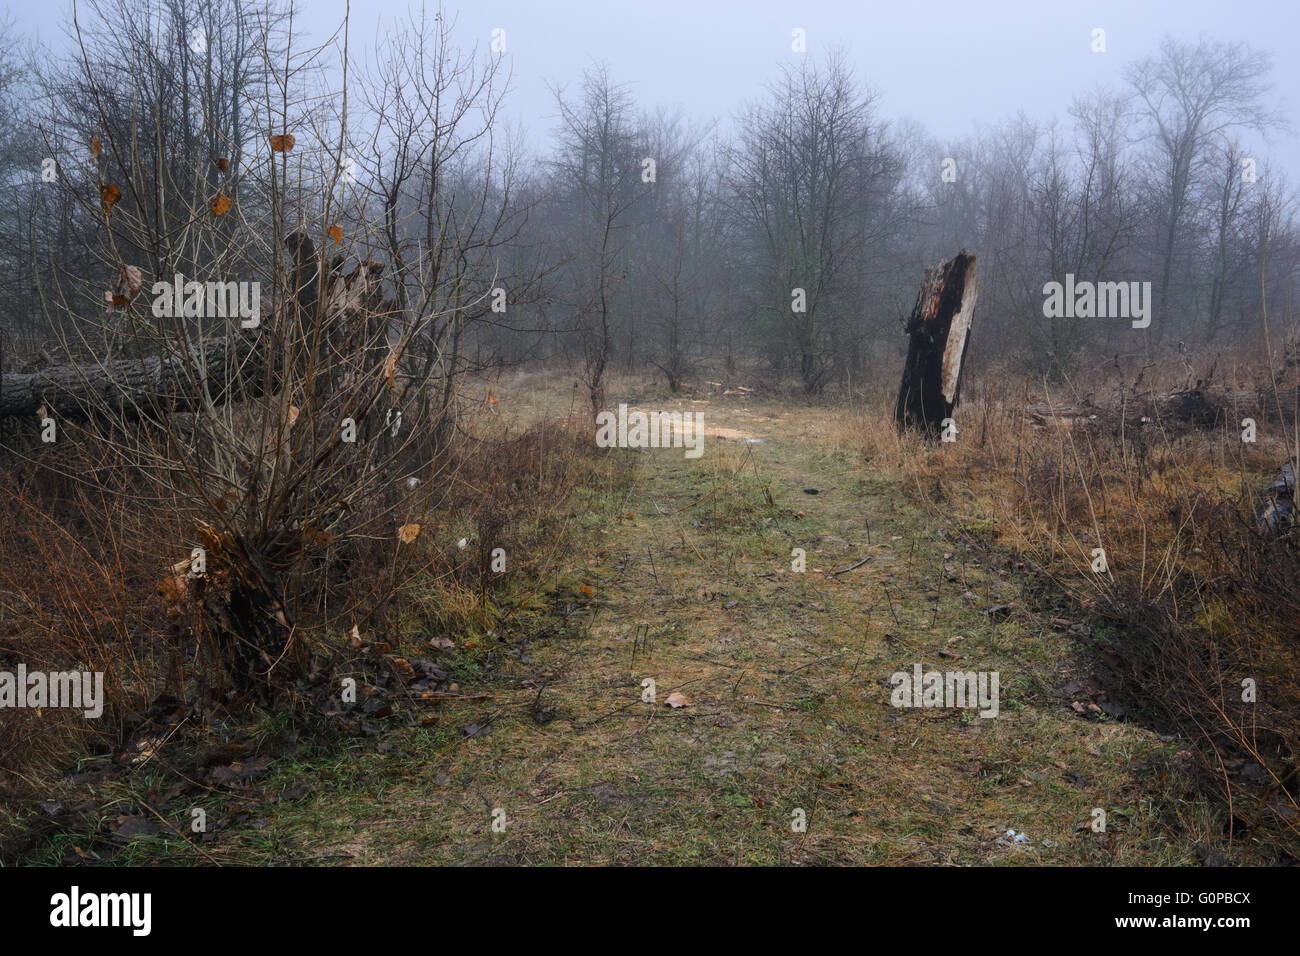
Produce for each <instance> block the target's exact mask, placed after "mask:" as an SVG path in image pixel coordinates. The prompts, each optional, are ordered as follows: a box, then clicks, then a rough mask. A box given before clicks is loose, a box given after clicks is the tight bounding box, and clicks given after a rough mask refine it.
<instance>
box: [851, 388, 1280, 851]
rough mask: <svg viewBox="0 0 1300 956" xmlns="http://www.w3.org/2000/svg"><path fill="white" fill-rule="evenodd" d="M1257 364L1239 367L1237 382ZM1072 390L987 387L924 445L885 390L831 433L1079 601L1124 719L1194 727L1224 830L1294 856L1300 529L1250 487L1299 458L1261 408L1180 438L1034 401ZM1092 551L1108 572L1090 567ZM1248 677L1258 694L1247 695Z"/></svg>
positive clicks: (949, 520)
mask: <svg viewBox="0 0 1300 956" xmlns="http://www.w3.org/2000/svg"><path fill="white" fill-rule="evenodd" d="M1255 371H1256V374H1258V370H1257V369H1256V370H1255ZM1249 374H1250V370H1249V369H1245V368H1242V369H1241V370H1240V371H1239V374H1238V376H1237V379H1238V383H1240V382H1241V380H1242V379H1243V378H1248V376H1249ZM990 377H992V376H988V375H985V376H983V378H984V380H986V381H987V380H988V379H989V378H990ZM1112 384H1113V383H1112V382H1107V381H1105V380H1103V379H1101V378H1100V377H1098V378H1097V379H1095V380H1094V381H1093V382H1092V384H1091V387H1090V388H1089V389H1088V390H1087V391H1089V392H1091V393H1092V394H1094V395H1096V396H1097V397H1098V398H1101V397H1103V396H1106V393H1107V389H1108V388H1110V387H1111V386H1112ZM1173 384H1174V383H1173V382H1170V383H1168V384H1167V385H1166V386H1165V387H1170V386H1172V385H1173ZM1247 384H1250V385H1253V384H1255V383H1254V382H1247ZM1061 391H1066V390H1064V389H1063V390H1061ZM1082 391H1084V389H1083V388H1082V387H1081V386H1075V388H1074V389H1073V390H1071V391H1067V392H1066V393H1065V394H1060V393H1059V392H1057V391H1056V390H1052V389H1048V388H1046V387H1045V386H1044V385H1043V384H1042V383H1039V384H1038V386H1037V388H1036V389H1034V388H1032V387H1031V386H1030V385H1029V383H1026V384H1025V385H1023V386H1022V387H1019V388H1016V387H1014V386H1010V385H1007V384H1001V385H995V386H993V387H991V388H989V387H985V388H983V389H982V390H981V391H980V393H979V394H978V395H976V396H975V398H974V400H971V401H968V402H966V403H964V404H963V405H962V406H961V407H960V408H959V409H958V412H957V416H956V420H957V424H958V428H959V433H958V437H957V441H956V442H954V443H937V444H932V445H927V444H925V443H923V442H921V441H919V440H918V439H916V438H914V437H913V436H910V435H900V434H899V433H898V432H897V430H896V429H895V427H894V424H893V422H892V420H891V419H890V417H889V416H888V415H887V414H885V413H883V412H880V411H877V410H882V409H887V408H890V407H891V405H890V403H889V402H888V400H887V398H888V397H887V396H886V395H885V394H884V393H883V392H881V393H880V394H877V395H874V396H871V397H870V398H869V399H868V400H867V401H865V402H864V405H863V408H864V411H863V412H862V413H860V414H858V415H855V416H853V417H852V418H851V419H847V420H846V421H845V422H844V423H843V424H842V436H841V437H842V440H844V441H846V442H856V443H857V445H858V447H859V448H860V449H861V451H862V454H863V456H864V458H865V459H866V461H867V462H868V463H869V464H870V465H871V467H873V468H883V469H886V470H887V471H888V473H890V474H891V475H892V476H893V477H894V479H895V480H897V481H899V482H900V483H901V484H902V485H903V487H904V489H905V490H906V492H907V493H908V494H909V495H910V496H912V497H913V498H915V499H916V500H918V501H920V502H923V503H924V504H926V505H927V506H928V507H929V508H930V509H931V510H932V512H933V513H935V514H936V515H938V516H940V517H941V518H942V519H943V520H944V521H945V522H946V524H947V525H948V526H949V527H950V528H952V529H954V530H956V531H958V532H959V533H963V534H966V535H968V536H972V537H974V538H977V539H979V540H982V541H983V542H984V543H985V544H986V545H988V546H992V547H997V548H1001V549H1006V550H1009V551H1010V552H1012V553H1013V555H1014V556H1015V558H1016V559H1017V561H1018V562H1020V563H1021V564H1022V565H1023V567H1024V569H1025V571H1026V573H1028V574H1031V575H1033V576H1035V577H1036V578H1037V579H1038V580H1039V581H1040V582H1042V584H1043V586H1044V587H1045V588H1046V590H1047V591H1049V592H1051V593H1054V594H1057V595H1065V596H1068V598H1069V599H1071V601H1072V602H1073V604H1074V605H1075V606H1076V607H1078V608H1081V609H1083V610H1084V611H1085V612H1086V613H1087V614H1088V615H1089V616H1090V620H1091V621H1092V627H1091V628H1090V629H1089V631H1087V632H1085V633H1089V634H1091V635H1092V636H1091V643H1092V644H1093V649H1094V651H1095V652H1097V653H1098V654H1099V655H1100V656H1101V660H1102V661H1103V662H1104V663H1105V664H1106V665H1108V667H1109V669H1110V672H1111V674H1112V677H1113V679H1114V680H1115V682H1116V683H1115V686H1113V687H1112V688H1111V691H1112V693H1113V694H1118V695H1121V696H1122V697H1123V698H1124V699H1125V700H1126V701H1127V702H1128V703H1127V705H1126V706H1127V707H1128V709H1129V711H1130V716H1133V717H1138V718H1139V719H1141V720H1143V721H1144V722H1149V723H1150V725H1152V726H1155V727H1157V728H1158V729H1161V730H1163V731H1168V732H1180V733H1185V734H1187V735H1188V736H1190V737H1191V738H1192V739H1194V740H1196V741H1198V747H1197V756H1198V758H1199V764H1200V769H1201V773H1202V778H1203V782H1204V783H1205V784H1206V785H1207V787H1208V788H1209V789H1210V790H1212V791H1213V792H1215V793H1217V795H1218V796H1219V797H1220V798H1222V800H1223V801H1224V802H1225V804H1226V806H1227V808H1228V810H1229V813H1228V814H1227V826H1228V828H1229V833H1230V835H1231V834H1232V833H1233V832H1234V831H1235V833H1236V836H1237V837H1239V838H1240V837H1242V836H1243V833H1244V831H1247V830H1250V831H1251V835H1258V834H1259V833H1261V832H1263V833H1268V832H1272V833H1275V834H1277V835H1278V836H1279V837H1280V839H1281V840H1282V842H1283V844H1284V845H1289V846H1290V848H1291V852H1292V854H1293V855H1294V853H1295V852H1296V847H1297V845H1298V844H1300V806H1298V805H1297V794H1298V793H1300V786H1297V778H1296V759H1297V756H1298V755H1300V667H1298V665H1300V643H1298V640H1297V639H1298V638H1300V633H1298V632H1297V625H1296V622H1297V620H1300V591H1297V584H1300V564H1298V563H1297V561H1298V560H1300V542H1298V541H1297V540H1296V536H1295V533H1294V532H1292V533H1291V534H1289V535H1286V536H1283V537H1281V538H1278V539H1276V540H1272V539H1268V538H1266V537H1264V536H1262V535H1261V534H1260V533H1259V530H1258V528H1257V521H1256V517H1255V515H1256V508H1257V507H1258V505H1259V496H1258V489H1260V488H1261V487H1263V486H1265V485H1267V484H1269V483H1270V482H1271V481H1272V480H1273V478H1274V476H1275V475H1276V474H1277V471H1278V468H1279V467H1280V465H1281V464H1282V463H1284V462H1286V461H1288V460H1294V459H1295V444H1294V442H1293V441H1292V440H1290V439H1289V438H1288V436H1287V435H1286V434H1284V430H1283V429H1282V428H1281V427H1279V426H1276V425H1272V424H1268V423H1264V422H1261V423H1260V429H1259V434H1258V440H1257V442H1256V443H1255V444H1247V443H1243V442H1242V441H1241V435H1240V432H1239V431H1238V430H1236V429H1228V428H1226V427H1221V428H1219V429H1218V430H1212V431H1203V432H1195V433H1192V434H1183V435H1174V434H1171V433H1169V432H1167V431H1166V430H1165V429H1163V428H1162V427H1161V425H1160V423H1152V424H1151V425H1150V426H1147V427H1144V428H1143V429H1142V430H1140V431H1139V432H1138V433H1135V434H1116V433H1113V432H1111V431H1110V430H1108V429H1107V428H1105V427H1103V426H1100V425H1098V424H1097V423H1094V422H1090V421H1089V420H1087V419H1082V420H1081V419H1075V420H1072V421H1063V420H1060V421H1050V422H1048V423H1047V424H1046V425H1044V424H1041V423H1040V422H1038V421H1036V420H1035V419H1034V418H1033V417H1032V416H1030V415H1029V414H1027V412H1026V406H1027V405H1028V404H1029V403H1030V402H1031V401H1032V402H1042V401H1069V400H1074V399H1076V397H1077V395H1078V394H1079V393H1080V392H1082ZM1097 548H1101V549H1103V550H1104V554H1105V558H1106V564H1107V570H1106V571H1105V572H1104V573H1098V572H1097V571H1095V570H1094V567H1093V565H1094V561H1095V557H1094V555H1095V552H1094V549H1097ZM1248 679H1249V680H1253V681H1254V682H1255V685H1256V687H1257V693H1258V697H1257V700H1256V701H1254V702H1250V701H1243V700H1242V698H1243V687H1242V682H1243V681H1245V680H1248ZM1256 828H1258V829H1256Z"/></svg>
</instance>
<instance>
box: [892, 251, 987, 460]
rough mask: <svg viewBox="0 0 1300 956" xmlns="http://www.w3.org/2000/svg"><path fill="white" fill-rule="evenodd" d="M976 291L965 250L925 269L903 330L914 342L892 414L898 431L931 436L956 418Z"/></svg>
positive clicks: (970, 258) (970, 259)
mask: <svg viewBox="0 0 1300 956" xmlns="http://www.w3.org/2000/svg"><path fill="white" fill-rule="evenodd" d="M978 291H979V289H978V282H977V281H976V278H975V256H974V254H973V253H970V252H967V251H966V250H965V249H963V250H962V251H961V252H959V253H957V255H955V256H954V257H953V258H951V259H948V260H947V261H945V262H940V263H939V264H938V265H935V266H930V267H929V268H928V269H926V270H925V278H924V280H923V281H922V282H921V289H920V291H919V292H918V293H917V295H916V305H914V306H913V307H912V314H911V316H910V317H909V318H908V320H907V322H906V324H905V325H904V331H905V332H906V333H907V334H908V336H909V337H910V342H909V344H908V347H907V362H906V364H905V365H904V366H903V382H902V384H901V385H900V386H899V389H898V407H897V409H896V410H895V412H894V419H895V421H897V423H898V427H899V429H900V430H901V429H905V428H914V429H919V430H921V431H924V432H925V433H926V434H927V435H931V436H933V435H935V434H937V433H938V432H939V431H940V429H941V428H942V427H943V420H944V419H945V418H950V417H951V416H952V410H953V409H954V408H955V407H956V406H957V399H958V390H959V388H960V386H961V371H962V364H963V363H964V362H965V360H966V348H967V346H968V345H969V344H970V327H971V320H972V318H973V317H974V315H975V299H976V295H977V293H978Z"/></svg>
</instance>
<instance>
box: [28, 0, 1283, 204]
mask: <svg viewBox="0 0 1300 956" xmlns="http://www.w3.org/2000/svg"><path fill="white" fill-rule="evenodd" d="M436 5H437V4H436V2H430V4H429V7H430V9H432V8H434V7H436ZM410 6H412V4H410V3H408V2H407V0H362V2H356V0H354V2H353V4H352V16H353V28H352V37H353V41H352V42H353V44H354V45H362V46H366V45H369V44H371V43H372V42H373V39H374V37H375V35H376V23H383V24H387V23H391V22H394V21H395V20H397V19H400V18H401V17H402V15H403V14H404V12H405V11H406V10H407V9H408V7H410ZM414 6H415V7H416V8H417V9H418V7H419V3H418V2H416V3H415V4H414ZM70 9H71V3H64V2H58V0H56V2H50V3H43V4H31V5H26V6H24V7H23V8H19V9H14V10H11V11H8V13H9V15H11V16H13V18H14V19H15V21H16V24H17V26H18V28H19V29H20V30H21V31H23V32H25V33H27V34H28V35H29V36H30V35H37V36H39V38H40V39H41V40H42V41H44V42H46V43H48V44H50V45H52V46H59V45H61V44H62V43H63V42H64V41H63V40H62V37H61V31H60V24H61V22H62V21H63V20H64V19H65V18H66V16H67V12H68V11H70ZM345 9H346V2H345V0H303V2H302V3H301V4H300V7H299V11H300V13H299V16H300V23H301V25H302V26H303V27H305V28H306V29H307V30H308V31H309V32H310V33H311V34H312V35H313V37H314V38H315V39H317V40H320V39H324V38H325V37H326V36H328V34H329V33H330V32H331V31H332V30H333V28H334V26H335V25H336V24H337V23H338V22H339V21H340V20H341V18H342V16H343V14H344V11H345ZM447 9H448V10H450V11H453V12H456V13H457V14H458V21H457V24H458V25H457V31H456V34H457V37H458V40H459V42H460V43H461V44H462V45H464V46H466V47H468V46H470V45H472V44H474V43H475V42H477V43H479V44H480V46H481V47H483V48H486V46H487V44H488V43H489V40H490V36H491V31H492V29H493V28H494V27H501V28H503V29H505V31H506V39H507V52H508V55H509V57H510V60H511V65H512V69H513V73H514V81H513V94H512V96H511V99H510V103H509V114H510V116H511V118H512V119H517V120H519V121H521V122H523V124H524V125H525V126H526V128H527V129H528V131H529V132H530V134H531V135H530V139H531V140H532V142H533V143H534V145H536V146H539V147H542V146H544V145H545V137H546V135H547V134H548V133H549V131H550V130H551V128H552V126H553V125H554V118H555V107H554V102H553V99H552V97H551V94H550V93H549V91H548V89H547V85H546V84H547V82H548V81H556V82H559V83H560V84H562V85H572V84H573V83H574V81H575V80H576V78H577V77H578V74H579V73H580V71H581V69H582V68H583V67H584V66H586V65H588V64H590V63H591V62H592V59H593V58H599V59H602V60H604V61H606V62H607V63H608V64H609V66H610V68H611V69H610V72H611V76H612V78H613V79H614V80H615V81H618V82H626V83H628V84H630V85H631V87H632V89H633V91H634V92H635V94H636V97H637V100H638V105H639V106H641V107H647V108H648V107H653V106H655V105H665V106H672V105H681V106H682V107H683V108H684V109H685V110H686V112H687V113H688V114H689V115H691V116H693V117H696V118H701V119H708V118H715V117H716V118H719V119H723V120H725V119H727V118H728V117H730V116H731V115H733V114H734V113H735V111H736V110H737V109H738V108H739V107H740V106H741V105H742V104H744V103H745V102H746V101H748V100H752V99H754V98H756V97H758V96H760V95H761V94H762V92H763V89H764V86H765V84H766V83H767V82H769V81H770V80H771V79H772V78H773V77H774V75H775V71H776V64H777V63H778V62H779V61H781V60H783V59H789V58H793V57H796V56H797V54H795V53H792V52H791V51H790V33H791V30H792V29H793V28H795V27H802V28H803V29H805V30H806V31H807V36H808V54H809V55H813V56H816V55H817V54H818V53H819V52H822V51H824V50H825V49H826V48H827V47H829V46H834V45H840V46H842V47H843V48H844V49H845V50H846V51H847V52H848V54H849V57H850V60H851V62H852V64H853V65H854V68H855V70H856V71H857V73H858V75H859V76H860V77H861V78H863V79H865V80H866V81H868V82H869V83H871V84H872V85H874V86H875V87H876V88H877V89H878V90H879V91H880V93H881V95H882V99H881V106H882V109H883V112H884V115H885V116H886V117H887V118H889V119H903V118H907V117H910V118H912V119H915V120H917V121H919V122H921V123H922V124H923V125H924V126H925V127H926V129H927V130H928V131H929V132H930V133H931V134H932V135H934V136H936V137H937V138H939V139H940V140H944V139H947V138H950V137H958V136H962V135H965V134H967V133H969V132H971V131H972V130H974V129H975V128H976V127H977V125H979V124H988V123H991V122H993V121H995V120H998V119H1000V118H1003V117H1006V116H1008V115H1011V114H1014V113H1015V112H1016V111H1018V110H1024V111H1025V112H1026V113H1027V114H1028V115H1029V116H1031V117H1033V118H1035V119H1048V118H1051V117H1052V116H1058V117H1060V118H1062V119H1065V109H1066V106H1067V105H1068V103H1069V101H1070V98H1071V97H1072V96H1073V95H1074V94H1076V93H1080V92H1084V91H1086V90H1088V89H1089V88H1091V87H1092V86H1094V85H1096V84H1098V83H1104V84H1107V85H1118V84H1119V83H1120V81H1121V78H1122V73H1123V70H1124V67H1125V66H1126V65H1127V64H1128V63H1130V62H1131V61H1132V60H1133V59H1135V58H1139V57H1141V56H1144V55H1146V54H1149V53H1152V52H1154V51H1155V49H1156V46H1157V44H1158V42H1159V39H1160V37H1161V36H1162V35H1164V34H1165V33H1171V34H1173V35H1174V36H1177V37H1180V38H1184V39H1188V40H1194V39H1196V38H1197V37H1198V36H1200V35H1206V36H1210V37H1214V38H1217V39H1223V40H1245V41H1247V42H1249V43H1251V44H1253V45H1255V46H1257V47H1259V48H1262V49H1264V50H1267V51H1269V52H1271V53H1272V54H1273V55H1274V73H1273V80H1274V92H1273V99H1274V102H1275V103H1276V104H1278V105H1279V106H1280V107H1281V109H1282V110H1283V112H1284V114H1285V115H1286V117H1287V118H1288V121H1289V122H1290V123H1291V126H1292V127H1293V129H1292V131H1290V132H1287V133H1279V134H1275V135H1274V136H1273V137H1271V141H1270V143H1269V144H1268V147H1267V154H1268V155H1269V156H1271V157H1272V158H1273V161H1274V162H1276V163H1278V164H1279V165H1280V166H1281V167H1282V169H1283V171H1284V172H1285V173H1286V176H1287V179H1288V180H1289V181H1290V182H1291V183H1292V184H1293V185H1295V184H1300V132H1297V131H1300V58H1297V57H1296V56H1295V55H1294V51H1293V49H1292V47H1293V45H1294V43H1295V41H1296V39H1297V38H1298V37H1300V2H1297V0H1264V2H1258V0H1256V2H1251V3H1225V2H1223V0H1179V2H1166V0H1117V2H1094V3H1083V2H1077V0H1002V2H996V3H973V2H961V3H957V2H947V0H923V2H917V0H903V2H891V3H882V2H878V0H853V2H846V0H835V2H829V0H828V2H817V0H801V2H788V0H787V2H776V0H653V2H652V0H647V2H624V0H473V2H465V3H463V4H458V3H455V2H449V3H447ZM1095 27H1102V28H1104V29H1105V30H1106V41H1107V52H1106V53H1102V54H1096V53H1093V52H1091V50H1090V44H1091V32H1092V30H1093V28H1095ZM1267 172H1268V170H1267V169H1266V168H1264V167H1261V168H1260V170H1259V173H1260V176H1261V177H1264V176H1266V175H1267Z"/></svg>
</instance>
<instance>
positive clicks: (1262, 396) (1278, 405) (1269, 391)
mask: <svg viewBox="0 0 1300 956" xmlns="http://www.w3.org/2000/svg"><path fill="white" fill-rule="evenodd" d="M1298 402H1300V389H1296V388H1283V389H1276V390H1275V389H1274V388H1273V387H1272V386H1264V387H1262V388H1257V389H1239V390H1235V391H1226V390H1225V391H1217V390H1212V389H1207V388H1193V389H1185V390H1183V391H1177V392H1169V393H1166V394H1157V393H1152V392H1142V393H1139V394H1136V395H1127V396H1124V397H1121V398H1115V399H1109V400H1107V401H1103V402H1097V403H1093V402H1089V401H1085V402H1063V403H1049V402H1038V403H1036V404H1033V405H1030V406H1028V409H1027V411H1028V413H1029V415H1030V416H1031V417H1032V418H1033V419H1034V420H1035V421H1037V422H1038V423H1039V424H1043V425H1046V424H1048V423H1049V422H1052V421H1062V420H1064V421H1082V422H1084V423H1086V424H1087V425H1089V426H1092V427H1097V428H1100V429H1103V430H1107V431H1112V432H1116V433H1120V432H1123V433H1126V434H1136V433H1137V432H1138V431H1139V430H1142V429H1149V430H1156V431H1159V432H1162V433H1164V434H1169V435H1181V434H1186V433H1188V432H1193V431H1207V430H1209V429H1213V428H1221V427H1227V428H1230V429H1240V428H1242V427H1243V426H1242V421H1243V420H1244V419H1247V418H1249V419H1251V420H1253V421H1254V422H1255V424H1256V427H1257V428H1258V427H1261V426H1263V425H1265V424H1266V423H1274V422H1280V423H1282V424H1285V425H1287V426H1294V424H1295V421H1296V409H1297V407H1300V406H1298V404H1297V403H1298Z"/></svg>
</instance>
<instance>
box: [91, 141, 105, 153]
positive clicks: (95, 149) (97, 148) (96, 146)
mask: <svg viewBox="0 0 1300 956" xmlns="http://www.w3.org/2000/svg"><path fill="white" fill-rule="evenodd" d="M103 149H104V144H103V143H101V142H100V141H99V137H98V136H92V137H90V155H91V156H98V155H99V154H100V153H101V152H102V151H103Z"/></svg>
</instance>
